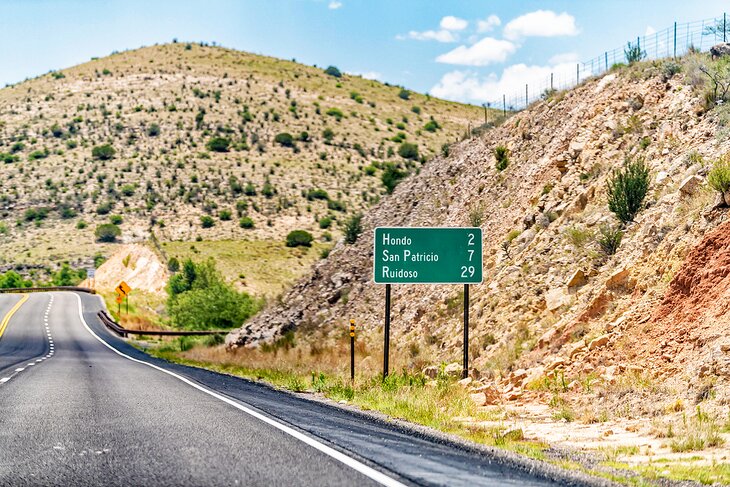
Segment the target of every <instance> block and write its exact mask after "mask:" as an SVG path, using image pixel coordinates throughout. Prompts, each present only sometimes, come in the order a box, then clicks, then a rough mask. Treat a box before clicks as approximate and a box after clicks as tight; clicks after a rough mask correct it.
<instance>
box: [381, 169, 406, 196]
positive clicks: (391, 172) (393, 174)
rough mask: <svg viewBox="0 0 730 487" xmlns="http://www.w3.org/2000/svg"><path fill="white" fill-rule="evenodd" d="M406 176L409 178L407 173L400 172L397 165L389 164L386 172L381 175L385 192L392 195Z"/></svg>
mask: <svg viewBox="0 0 730 487" xmlns="http://www.w3.org/2000/svg"><path fill="white" fill-rule="evenodd" d="M406 176H408V173H407V172H405V171H402V170H400V168H399V167H398V165H397V164H394V163H392V162H389V163H387V164H386V165H385V170H384V171H383V174H381V175H380V180H381V181H382V182H383V186H385V190H386V191H387V192H388V194H390V193H392V192H393V190H394V189H395V187H396V186H398V183H400V182H401V180H403V179H404V178H405V177H406Z"/></svg>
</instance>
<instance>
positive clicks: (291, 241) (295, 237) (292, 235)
mask: <svg viewBox="0 0 730 487" xmlns="http://www.w3.org/2000/svg"><path fill="white" fill-rule="evenodd" d="M313 240H314V237H313V236H312V234H311V233H309V232H307V231H306V230H292V231H291V232H289V235H287V236H286V246H287V247H300V246H301V247H311V246H312V241H313Z"/></svg>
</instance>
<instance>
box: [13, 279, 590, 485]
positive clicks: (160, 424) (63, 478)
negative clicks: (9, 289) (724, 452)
mask: <svg viewBox="0 0 730 487" xmlns="http://www.w3.org/2000/svg"><path fill="white" fill-rule="evenodd" d="M100 307H101V302H100V300H99V298H98V297H96V296H91V295H85V294H74V293H65V292H54V293H38V294H30V295H25V296H20V295H0V319H2V320H3V321H2V322H0V332H1V333H2V335H1V336H0V485H196V486H205V485H246V486H249V485H286V486H288V487H292V486H297V485H318V486H319V485H322V486H324V485H350V486H351V485H358V486H360V485H392V486H399V485H470V486H472V485H520V486H529V485H553V484H552V483H551V481H549V480H547V479H546V478H545V477H542V478H541V477H538V476H537V475H536V474H535V473H532V472H528V471H527V470H526V469H524V468H523V469H520V468H515V466H514V465H512V464H509V462H507V463H505V462H503V461H497V459H495V458H491V457H489V456H486V455H485V454H483V453H480V452H477V451H471V450H468V449H463V448H459V447H457V446H455V445H453V444H449V443H448V442H438V441H434V439H433V438H429V437H426V436H423V435H417V434H414V433H413V432H411V431H406V430H403V429H401V428H399V427H397V426H395V425H392V424H389V423H386V422H381V421H378V420H375V419H371V418H367V417H364V416H362V415H359V414H357V413H353V412H349V411H346V410H342V409H340V408H335V407H332V406H330V405H327V404H322V403H317V402H312V401H308V400H305V399H302V398H299V397H296V396H294V395H291V394H287V393H282V392H279V391H275V390H273V389H271V388H268V387H265V386H262V385H260V384H255V383H252V382H249V381H246V380H242V379H238V378H235V377H231V376H227V375H221V374H216V373H214V372H209V371H205V370H200V369H195V368H190V367H184V366H179V365H174V364H169V363H167V362H164V361H161V360H158V359H153V358H150V357H148V356H147V355H146V354H144V353H142V352H140V351H138V350H136V349H135V348H133V347H131V346H130V345H129V344H128V343H126V342H125V341H124V340H122V339H120V338H118V337H116V336H114V335H113V334H112V333H111V332H109V331H108V330H107V329H106V328H105V327H104V326H103V325H102V324H101V323H100V322H99V321H98V319H97V318H96V312H97V311H98V310H99V309H101V308H100ZM560 483H561V484H565V483H566V480H565V479H562V482H560ZM576 483H577V482H576Z"/></svg>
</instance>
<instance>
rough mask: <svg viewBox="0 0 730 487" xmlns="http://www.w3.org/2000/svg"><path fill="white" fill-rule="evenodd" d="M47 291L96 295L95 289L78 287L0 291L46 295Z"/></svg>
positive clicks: (8, 289)
mask: <svg viewBox="0 0 730 487" xmlns="http://www.w3.org/2000/svg"><path fill="white" fill-rule="evenodd" d="M49 291H75V292H79V293H88V294H96V290H95V289H91V288H88V287H80V286H50V287H8V288H4V289H0V294H3V293H6V294H7V293H46V292H49Z"/></svg>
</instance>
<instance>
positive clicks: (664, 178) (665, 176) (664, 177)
mask: <svg viewBox="0 0 730 487" xmlns="http://www.w3.org/2000/svg"><path fill="white" fill-rule="evenodd" d="M668 180H669V173H668V172H666V171H659V172H658V173H657V175H656V183H657V184H662V183H664V182H668Z"/></svg>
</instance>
